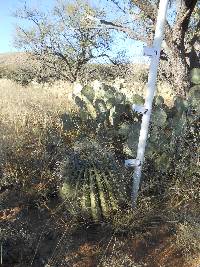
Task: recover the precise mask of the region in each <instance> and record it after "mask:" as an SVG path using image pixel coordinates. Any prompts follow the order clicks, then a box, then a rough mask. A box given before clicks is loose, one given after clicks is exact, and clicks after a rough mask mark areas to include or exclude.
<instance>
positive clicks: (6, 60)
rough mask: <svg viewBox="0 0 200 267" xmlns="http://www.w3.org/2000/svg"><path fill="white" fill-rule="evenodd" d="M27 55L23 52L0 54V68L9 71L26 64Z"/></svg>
mask: <svg viewBox="0 0 200 267" xmlns="http://www.w3.org/2000/svg"><path fill="white" fill-rule="evenodd" d="M27 59H28V54H26V53H25V52H14V53H0V66H1V67H4V68H9V69H15V68H16V67H19V66H22V65H24V64H27Z"/></svg>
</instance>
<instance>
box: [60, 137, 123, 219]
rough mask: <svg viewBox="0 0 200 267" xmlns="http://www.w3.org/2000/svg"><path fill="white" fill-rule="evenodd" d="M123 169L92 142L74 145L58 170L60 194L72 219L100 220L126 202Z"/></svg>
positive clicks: (106, 152)
mask: <svg viewBox="0 0 200 267" xmlns="http://www.w3.org/2000/svg"><path fill="white" fill-rule="evenodd" d="M122 168H123V167H121V166H120V165H119V163H118V162H117V160H116V158H115V156H114V153H113V152H112V151H111V150H109V149H108V148H104V147H102V146H101V145H99V143H97V142H96V141H92V140H88V139H85V140H83V141H81V142H76V143H75V144H74V148H73V151H72V153H70V154H69V156H68V157H67V158H66V160H65V161H64V163H63V166H62V168H61V175H62V179H63V185H62V187H61V188H60V195H61V197H62V199H63V200H65V204H66V208H67V210H68V211H69V212H70V213H71V214H73V215H74V216H76V217H81V218H84V219H88V220H94V221H101V220H104V219H108V218H109V216H111V214H112V213H113V212H115V211H117V210H118V209H119V208H120V206H121V205H123V204H124V203H125V202H126V198H127V195H126V182H125V181H126V180H125V177H124V175H125V172H124V170H122Z"/></svg>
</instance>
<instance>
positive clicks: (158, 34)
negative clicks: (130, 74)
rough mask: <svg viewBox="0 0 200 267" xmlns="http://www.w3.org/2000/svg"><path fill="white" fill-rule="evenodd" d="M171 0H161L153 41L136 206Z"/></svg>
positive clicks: (134, 197)
mask: <svg viewBox="0 0 200 267" xmlns="http://www.w3.org/2000/svg"><path fill="white" fill-rule="evenodd" d="M168 2H169V0H160V4H159V9H158V17H157V24H156V31H155V37H154V42H153V49H154V52H155V53H154V54H152V59H151V64H150V69H149V76H148V84H147V95H146V100H145V104H144V106H145V109H146V110H147V111H146V112H145V113H144V114H143V117H142V124H141V130H140V137H139V143H138V149H137V160H139V162H140V164H139V165H138V166H135V171H134V175H133V188H132V203H133V207H135V206H136V201H137V196H138V190H139V186H140V178H141V172H142V164H143V162H144V153H145V147H146V141H147V137H148V128H149V122H150V117H151V111H152V102H153V98H154V93H155V89H156V80H157V72H158V65H159V59H160V50H161V45H162V41H163V36H164V27H165V21H166V13H167V7H168Z"/></svg>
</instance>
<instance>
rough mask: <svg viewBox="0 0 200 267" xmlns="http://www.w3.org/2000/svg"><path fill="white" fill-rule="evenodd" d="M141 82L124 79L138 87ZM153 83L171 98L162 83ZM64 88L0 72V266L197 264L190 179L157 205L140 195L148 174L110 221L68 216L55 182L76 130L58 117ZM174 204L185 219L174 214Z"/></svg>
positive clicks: (67, 102)
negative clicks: (128, 205)
mask: <svg viewBox="0 0 200 267" xmlns="http://www.w3.org/2000/svg"><path fill="white" fill-rule="evenodd" d="M143 89H144V85H143V84H142V85H141V84H140V89H138V86H136V85H135V89H134V87H132V91H134V90H135V91H136V92H138V93H141V94H142V90H143ZM158 91H160V92H161V91H162V94H164V96H165V102H166V103H167V104H168V105H169V106H170V105H172V103H173V93H172V92H171V90H170V88H169V86H168V85H164V84H162V85H160V86H159V89H158ZM71 92H72V86H71V85H69V84H67V83H64V82H57V83H55V84H54V85H52V86H49V85H44V86H42V85H38V84H37V83H32V84H31V85H29V86H27V87H22V86H20V85H17V84H16V83H14V82H12V81H9V80H6V79H1V80H0V95H1V99H0V126H1V127H0V134H1V139H0V160H1V173H0V174H1V182H0V198H1V211H0V222H1V236H0V238H1V239H0V242H1V246H2V262H3V265H2V266H10V267H12V266H18V267H28V266H35V267H40V266H41V267H42V266H46V267H47V266H51V267H53V266H54V267H55V266H58V267H61V266H74V267H78V266H82V267H83V266H85V267H86V266H91V267H92V266H105V267H106V266H113V267H114V266H115V267H120V266H124V267H127V266H132V267H140V266H149V267H159V266H163V267H164V266H166V267H179V266H180V267H198V266H199V264H200V255H199V251H200V247H199V244H200V242H199V240H200V237H199V234H200V232H199V221H198V220H199V207H198V205H199V203H197V201H198V198H196V200H194V201H193V202H192V203H193V204H192V205H191V204H190V203H191V199H192V198H193V195H192V194H193V193H194V192H193V191H192V190H196V191H197V187H198V185H197V184H195V185H194V184H193V185H191V186H190V187H187V186H186V187H185V188H184V187H183V186H182V185H179V184H178V180H177V181H176V183H174V184H172V185H171V187H169V191H168V192H169V196H170V197H169V198H168V200H167V202H166V203H165V207H164V206H162V205H160V204H159V203H157V202H158V201H157V202H156V201H154V200H152V199H153V198H151V195H145V194H146V193H145V192H146V191H145V186H146V187H147V186H149V185H151V181H150V182H149V184H146V185H144V187H142V190H143V191H144V194H143V197H142V198H141V199H139V201H140V202H139V208H138V211H135V212H133V211H131V210H126V211H125V210H124V211H123V210H122V211H120V212H119V213H117V214H116V215H115V217H114V218H113V221H112V224H111V223H108V222H105V223H101V224H92V223H86V222H78V221H76V220H71V218H70V217H69V216H68V214H67V212H66V210H65V208H64V206H63V202H62V200H61V199H60V198H59V196H58V194H57V191H58V190H57V189H58V186H59V183H60V180H59V175H58V169H59V165H60V163H61V162H62V161H63V159H64V158H65V154H66V151H67V150H68V149H69V148H70V147H71V146H72V145H73V142H74V140H75V138H76V136H77V134H78V132H77V131H76V130H74V131H71V132H70V133H69V132H66V131H65V130H64V125H63V120H62V117H63V115H64V114H66V113H68V112H70V111H76V106H75V105H74V103H73V102H72V99H71ZM195 181H197V180H194V183H195ZM192 186H193V187H192ZM195 194H196V193H195ZM195 194H194V195H195ZM183 196H184V197H183ZM195 201H196V202H195ZM155 203H157V204H156V205H155ZM175 205H177V207H175ZM163 207H164V209H163ZM191 207H192V208H193V210H192V211H193V212H191V214H190V212H189V209H191ZM162 209H163V210H162ZM179 209H180V210H182V216H183V218H184V216H185V215H184V212H187V216H188V217H190V215H191V217H190V219H191V221H189V219H188V221H189V222H187V223H186V222H185V221H184V220H182V221H181V220H179V219H178V216H177V214H176V212H177V210H179ZM167 212H169V213H170V215H169V214H167ZM195 212H196V214H195ZM194 216H195V219H196V221H194V220H193V218H194ZM128 229H130V230H128Z"/></svg>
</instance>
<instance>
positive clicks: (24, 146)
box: [0, 79, 200, 266]
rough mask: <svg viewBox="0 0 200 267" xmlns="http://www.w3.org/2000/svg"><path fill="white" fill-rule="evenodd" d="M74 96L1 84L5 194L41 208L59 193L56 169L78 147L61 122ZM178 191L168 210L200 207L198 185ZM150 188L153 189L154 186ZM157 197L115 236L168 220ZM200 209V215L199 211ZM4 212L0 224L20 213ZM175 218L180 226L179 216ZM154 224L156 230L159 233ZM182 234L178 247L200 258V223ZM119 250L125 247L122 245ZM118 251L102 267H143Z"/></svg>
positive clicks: (121, 221)
mask: <svg viewBox="0 0 200 267" xmlns="http://www.w3.org/2000/svg"><path fill="white" fill-rule="evenodd" d="M126 89H128V86H127V88H125V90H126ZM144 89H145V86H144V84H138V86H137V84H134V86H133V87H132V92H133V93H140V94H143V92H144ZM71 91H72V87H71V85H70V84H67V83H64V82H57V83H55V84H54V85H52V86H48V85H44V86H42V85H38V84H37V83H35V84H34V83H32V84H31V85H29V86H27V87H21V86H20V85H17V84H16V83H14V82H11V81H9V80H5V79H1V80H0V95H1V99H0V134H1V137H2V138H1V139H0V164H1V168H2V171H1V172H2V173H1V174H2V179H1V182H0V189H1V187H7V186H8V187H9V186H10V185H14V186H17V185H20V193H22V194H24V195H26V196H27V195H28V196H29V198H32V199H34V201H35V202H37V204H39V205H40V199H41V196H42V197H43V198H44V197H45V196H46V195H47V194H49V193H52V190H54V189H55V187H56V185H57V182H59V181H58V177H57V176H55V168H56V166H57V164H59V162H60V161H62V159H63V157H64V156H65V152H66V149H68V147H69V146H70V145H71V144H73V140H74V138H75V136H76V134H77V133H76V132H74V133H70V134H69V133H67V132H66V131H64V129H63V122H62V119H61V116H62V115H63V114H65V113H67V112H69V111H71V110H74V109H75V106H74V104H73V102H72V100H71ZM128 91H129V89H128ZM161 92H162V93H161ZM158 93H159V94H161V95H163V96H164V97H165V101H166V103H167V104H169V105H171V103H172V100H173V94H172V90H171V88H170V87H169V86H168V85H164V84H162V85H159V88H158ZM190 180H191V179H190ZM195 181H196V180H195ZM175 185H177V187H175V186H174V185H173V186H171V187H169V194H170V200H168V202H166V203H168V207H167V208H168V210H172V208H174V213H175V212H176V211H177V210H181V209H183V207H184V210H186V209H185V207H187V205H188V203H190V202H189V200H191V201H193V200H194V196H195V200H194V201H195V202H197V201H198V200H199V195H197V185H196V183H195V182H194V183H192V184H191V186H190V187H188V185H187V184H186V185H185V187H183V186H182V184H180V185H179V184H177V182H176V184H175ZM146 186H149V187H150V185H149V184H146ZM194 186H195V187H194ZM195 190H196V193H195V194H194V193H193V192H194V191H195ZM171 196H172V197H171ZM153 197H154V196H148V195H146V196H145V195H144V196H143V197H142V198H141V199H139V206H138V211H137V212H136V213H135V214H134V213H132V210H130V211H129V210H128V211H127V212H126V213H125V212H123V211H121V212H119V214H116V217H114V218H113V227H115V231H118V230H119V232H126V231H127V229H128V228H129V227H130V226H131V227H132V228H139V227H140V225H141V224H146V220H147V219H148V218H150V217H151V220H155V216H156V213H155V212H157V214H159V215H160V217H162V218H163V220H164V219H165V218H164V217H165V215H164V213H165V211H163V212H160V210H159V208H160V207H159V205H160V203H157V202H159V201H158V200H155V199H154V198H153ZM188 199H189V200H188ZM155 203H156V204H155ZM176 203H177V205H178V206H177V205H176ZM157 204H158V205H157ZM196 206H197V207H196V210H197V213H198V214H199V207H198V205H196ZM189 207H191V205H189ZM165 208H166V207H165ZM3 209H4V210H5V212H4V213H2V214H0V217H2V218H0V220H1V219H2V220H7V219H8V216H10V217H9V218H11V219H13V217H15V214H18V211H19V210H20V208H19V207H18V206H15V207H14V206H13V207H9V206H8V207H7V206H5V207H4V206H3ZM188 209H189V208H188ZM156 210H157V211H156ZM198 214H197V216H199V215H198ZM197 216H196V217H197ZM166 217H167V213H166ZM169 217H170V216H169ZM174 218H175V220H177V216H174ZM153 223H155V222H154V221H153ZM153 223H152V225H150V227H154V225H153ZM177 229H178V231H177V234H176V240H177V241H176V242H177V243H176V245H177V247H178V248H180V250H181V251H183V253H185V254H186V256H187V255H190V254H193V253H198V252H199V240H200V238H199V223H196V222H195V223H194V224H192V223H191V224H188V223H186V222H183V223H182V224H179V225H178V227H177ZM197 233H198V234H197ZM174 243H175V242H174ZM116 244H117V243H116ZM118 245H119V247H120V244H118ZM115 246H116V245H115ZM112 251H113V252H112V254H111V256H112V257H111V256H109V257H108V258H106V259H105V260H104V261H103V262H104V265H102V266H140V265H136V264H135V265H134V261H133V260H132V258H131V257H130V255H128V254H127V255H126V254H124V251H122V252H121V251H120V249H119V253H118V252H116V253H114V251H115V249H114V247H113V250H112ZM123 255H124V257H123ZM118 258H120V259H118ZM120 261H121V262H120ZM82 263H83V262H82ZM82 263H81V264H82ZM77 266H78V265H77ZM80 266H83V265H80ZM85 266H89V265H85ZM166 266H168V265H166Z"/></svg>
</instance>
